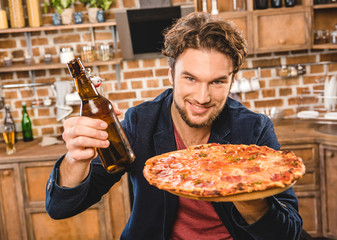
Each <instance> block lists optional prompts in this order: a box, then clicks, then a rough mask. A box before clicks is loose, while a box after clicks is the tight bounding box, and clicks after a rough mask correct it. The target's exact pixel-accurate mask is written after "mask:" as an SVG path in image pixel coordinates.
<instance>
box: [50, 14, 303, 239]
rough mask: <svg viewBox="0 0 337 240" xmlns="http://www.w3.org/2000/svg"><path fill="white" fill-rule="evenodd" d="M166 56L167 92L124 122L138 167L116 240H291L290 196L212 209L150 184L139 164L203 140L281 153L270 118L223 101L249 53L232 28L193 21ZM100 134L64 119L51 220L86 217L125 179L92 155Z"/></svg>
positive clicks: (297, 221)
mask: <svg viewBox="0 0 337 240" xmlns="http://www.w3.org/2000/svg"><path fill="white" fill-rule="evenodd" d="M163 54H164V55H165V56H167V57H168V61H169V67H170V68H169V79H170V81H171V83H172V84H173V90H172V89H168V90H166V91H165V92H163V93H162V94H160V95H159V96H158V97H157V98H156V99H155V100H153V101H151V102H145V103H143V104H140V105H139V106H137V107H134V108H131V109H129V110H128V111H127V113H126V115H125V119H124V121H123V122H122V126H123V129H124V131H125V133H126V136H127V138H128V140H129V142H130V144H131V147H132V148H133V150H134V152H135V156H136V160H135V162H134V163H133V165H132V167H131V170H130V177H131V180H132V183H133V192H134V203H133V208H132V213H131V217H130V219H129V221H128V223H127V225H126V227H125V229H124V231H123V234H122V236H121V239H128V240H129V239H137V240H138V239H207V240H210V239H242V240H247V239H267V240H269V239H270V240H271V239H273V240H275V239H282V240H290V239H298V238H299V235H300V232H301V227H302V220H301V217H300V216H299V214H298V212H297V208H298V203H297V199H296V196H295V195H294V192H293V190H292V189H289V190H287V191H285V192H283V193H281V194H278V195H276V196H272V197H268V198H265V199H259V200H254V201H244V202H233V203H232V202H212V203H210V202H204V201H197V200H189V199H186V198H182V197H180V198H179V197H177V196H175V195H172V194H170V193H168V192H166V191H162V190H159V189H157V188H155V187H153V186H151V185H149V184H148V183H147V181H146V180H145V178H144V176H143V173H142V170H143V167H144V164H145V161H146V160H147V159H148V158H150V157H152V156H155V155H158V154H162V153H165V152H169V151H173V150H176V149H183V148H186V147H188V146H192V145H196V144H204V143H208V142H216V143H221V144H226V143H230V144H257V145H267V146H269V147H271V148H274V149H279V148H280V144H279V143H278V141H277V139H276V136H275V133H274V129H273V125H272V122H271V121H270V119H269V118H268V117H266V116H265V115H261V114H256V113H253V112H251V111H249V110H248V109H246V108H245V107H244V106H243V105H242V104H240V103H239V102H237V101H235V100H233V99H231V98H228V97H227V96H228V93H229V90H230V88H231V86H232V83H233V81H234V75H235V74H236V73H237V72H238V70H239V68H240V66H241V65H242V63H243V61H244V59H245V57H246V54H247V47H246V42H245V40H244V39H243V37H242V36H241V34H240V33H239V31H238V30H237V29H236V28H235V27H233V26H232V25H231V24H229V23H228V22H225V21H222V20H220V19H217V18H216V17H212V16H210V15H208V14H204V13H192V14H190V15H188V16H187V17H184V18H182V19H180V20H179V21H178V22H177V23H176V24H175V25H174V26H173V27H172V28H171V29H170V30H169V31H167V33H166V34H165V47H164V49H163ZM106 127H107V124H106V123H104V122H103V121H101V120H97V119H96V120H95V119H90V118H86V117H74V118H69V119H68V120H66V121H65V123H64V133H63V138H64V140H65V141H66V144H67V149H68V153H67V154H66V155H65V156H64V157H62V158H61V159H59V160H58V161H57V162H56V164H55V167H54V169H53V171H52V173H51V176H50V179H49V181H50V186H47V197H46V209H47V211H48V213H49V214H50V216H51V217H53V218H55V219H59V218H66V217H70V216H73V215H75V214H78V213H80V212H82V211H84V210H85V209H87V208H88V207H89V206H91V205H92V204H94V203H96V202H97V201H99V200H100V199H101V196H102V195H103V194H105V193H106V192H107V191H108V190H109V189H110V187H111V186H112V185H113V184H114V183H115V182H117V181H119V180H120V178H121V176H122V175H123V174H124V173H118V174H109V173H107V172H106V171H105V170H104V169H103V167H102V166H101V164H100V161H99V159H98V158H97V157H96V158H95V156H97V154H96V152H95V150H94V148H95V147H107V146H108V144H109V142H108V141H107V140H106V138H107V134H106V132H105V131H104V130H105V128H106ZM99 183H101V184H99ZM102 183H104V185H103V184H102Z"/></svg>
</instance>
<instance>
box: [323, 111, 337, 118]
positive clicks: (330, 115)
mask: <svg viewBox="0 0 337 240" xmlns="http://www.w3.org/2000/svg"><path fill="white" fill-rule="evenodd" d="M324 118H325V119H330V120H337V112H328V113H326V114H324Z"/></svg>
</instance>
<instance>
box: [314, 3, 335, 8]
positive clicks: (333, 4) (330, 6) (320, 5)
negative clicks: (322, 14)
mask: <svg viewBox="0 0 337 240" xmlns="http://www.w3.org/2000/svg"><path fill="white" fill-rule="evenodd" d="M324 8H337V4H336V3H331V4H317V5H313V9H324Z"/></svg>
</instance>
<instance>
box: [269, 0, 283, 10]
mask: <svg viewBox="0 0 337 240" xmlns="http://www.w3.org/2000/svg"><path fill="white" fill-rule="evenodd" d="M270 5H271V7H272V8H280V7H282V0H270Z"/></svg>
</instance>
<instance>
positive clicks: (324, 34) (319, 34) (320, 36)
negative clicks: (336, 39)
mask: <svg viewBox="0 0 337 240" xmlns="http://www.w3.org/2000/svg"><path fill="white" fill-rule="evenodd" d="M324 43H329V31H328V30H316V31H314V44H324Z"/></svg>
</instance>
